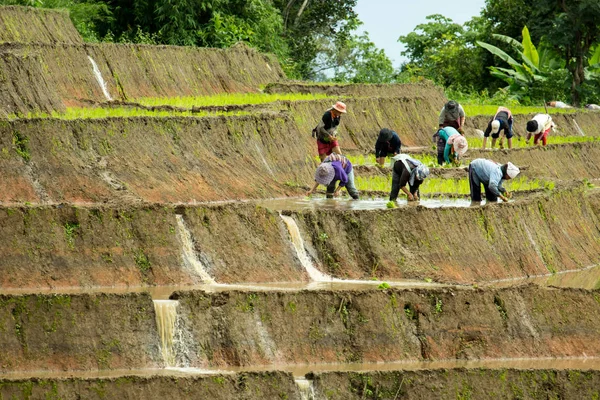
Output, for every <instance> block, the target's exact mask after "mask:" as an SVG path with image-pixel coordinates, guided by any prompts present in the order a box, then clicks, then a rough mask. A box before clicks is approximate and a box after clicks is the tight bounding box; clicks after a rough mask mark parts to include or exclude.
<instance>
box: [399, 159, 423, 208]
mask: <svg viewBox="0 0 600 400" xmlns="http://www.w3.org/2000/svg"><path fill="white" fill-rule="evenodd" d="M391 164H392V171H393V172H392V190H391V191H390V201H396V199H397V198H398V193H400V189H402V191H403V192H404V193H405V194H406V197H407V198H408V201H416V200H419V186H421V184H422V183H423V181H424V180H425V178H427V176H429V168H428V167H427V166H426V165H424V164H423V163H422V162H421V161H419V160H417V159H414V158H411V157H410V156H409V155H408V154H398V155H396V156H394V157H393V158H392V162H391ZM406 184H408V189H407V188H406Z"/></svg>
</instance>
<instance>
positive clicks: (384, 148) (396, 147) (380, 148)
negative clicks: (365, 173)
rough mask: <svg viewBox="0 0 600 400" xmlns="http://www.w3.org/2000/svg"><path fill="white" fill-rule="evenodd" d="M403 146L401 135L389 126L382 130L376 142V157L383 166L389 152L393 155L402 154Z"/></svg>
mask: <svg viewBox="0 0 600 400" xmlns="http://www.w3.org/2000/svg"><path fill="white" fill-rule="evenodd" d="M401 146H402V143H401V142H400V137H398V134H397V133H396V132H394V131H393V130H391V129H388V128H383V129H382V130H380V131H379V137H378V138H377V142H376V143H375V158H376V159H377V163H378V164H379V165H381V166H383V163H384V162H385V158H386V157H387V156H388V155H389V154H391V155H392V156H395V155H396V154H400V147H401Z"/></svg>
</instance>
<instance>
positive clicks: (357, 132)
mask: <svg viewBox="0 0 600 400" xmlns="http://www.w3.org/2000/svg"><path fill="white" fill-rule="evenodd" d="M342 100H344V101H345V102H346V105H347V106H348V113H347V114H344V115H343V116H342V119H341V123H340V127H339V129H338V138H339V143H340V147H341V149H342V152H344V151H348V150H350V151H361V152H370V151H375V142H376V141H377V136H378V135H379V131H380V130H381V128H390V129H393V130H395V131H396V132H397V133H398V135H399V136H400V139H401V140H402V144H403V145H404V146H420V145H429V144H430V143H431V135H432V134H433V133H432V130H433V128H432V127H433V126H434V124H435V122H432V121H434V120H435V119H436V118H437V117H436V114H437V113H438V112H439V111H437V104H436V101H435V92H434V91H431V92H429V93H424V94H423V95H420V96H414V97H390V98H384V97H369V98H356V99H353V98H342ZM332 101H333V100H316V101H296V102H291V103H287V104H289V113H290V114H291V115H292V116H293V117H294V120H295V122H296V124H297V125H298V129H299V131H300V132H301V134H302V135H303V136H305V137H308V138H310V137H311V131H312V129H313V128H314V127H315V126H316V125H317V124H318V122H319V121H320V119H321V117H322V116H323V113H324V112H325V110H327V109H329V108H331V105H332ZM311 141H312V142H313V146H312V147H314V149H312V153H315V154H316V143H315V142H314V139H313V140H311Z"/></svg>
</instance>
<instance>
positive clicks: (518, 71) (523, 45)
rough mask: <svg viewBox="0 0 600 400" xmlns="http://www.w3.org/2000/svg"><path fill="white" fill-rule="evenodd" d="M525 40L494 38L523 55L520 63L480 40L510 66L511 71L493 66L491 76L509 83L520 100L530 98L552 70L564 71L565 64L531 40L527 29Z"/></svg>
mask: <svg viewBox="0 0 600 400" xmlns="http://www.w3.org/2000/svg"><path fill="white" fill-rule="evenodd" d="M522 35H523V41H522V42H519V41H518V40H516V39H513V38H511V37H509V36H504V35H497V34H495V35H493V37H494V38H496V39H498V40H500V41H503V42H505V43H507V44H508V45H510V46H511V48H512V49H513V51H514V52H515V53H516V54H518V55H519V57H520V58H521V62H518V61H517V60H515V59H514V58H513V57H511V56H510V55H509V54H508V53H506V52H505V51H504V50H502V49H500V48H498V47H496V46H494V45H491V44H489V43H485V42H480V41H478V42H477V44H478V45H479V46H480V47H483V48H484V49H486V50H488V51H489V52H490V53H492V54H494V55H495V56H497V57H498V58H500V59H501V60H503V61H505V62H506V63H508V65H509V66H510V67H511V68H503V67H498V66H495V67H490V71H491V74H492V75H493V76H495V77H497V78H500V79H502V80H504V81H506V82H507V83H508V89H509V91H510V93H512V94H513V95H515V96H516V97H518V98H521V97H523V96H526V95H527V94H528V92H529V91H530V89H531V88H532V87H533V86H534V85H535V84H536V83H543V82H544V81H546V80H547V79H548V77H549V76H550V75H551V73H552V71H554V70H557V69H563V68H564V67H565V62H564V61H563V60H561V59H560V58H558V57H556V56H555V54H553V53H552V51H551V50H550V49H547V48H544V47H543V46H539V47H540V48H539V49H538V48H536V46H535V45H534V44H533V42H532V41H531V36H530V35H529V29H527V27H524V28H523V32H522Z"/></svg>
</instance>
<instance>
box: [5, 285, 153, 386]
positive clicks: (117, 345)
mask: <svg viewBox="0 0 600 400" xmlns="http://www.w3.org/2000/svg"><path fill="white" fill-rule="evenodd" d="M0 304H1V305H2V306H1V307H0V327H1V328H2V335H0V348H2V352H0V377H1V376H2V373H3V372H4V373H6V372H15V371H36V370H51V371H61V370H97V369H101V370H102V369H129V368H144V367H148V368H152V367H154V368H159V367H162V366H163V360H162V355H161V353H160V350H159V341H160V339H159V334H158V330H157V328H156V322H155V316H154V309H153V305H152V300H151V298H150V296H149V295H148V294H130V295H104V294H98V295H86V294H82V295H25V296H0Z"/></svg>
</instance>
